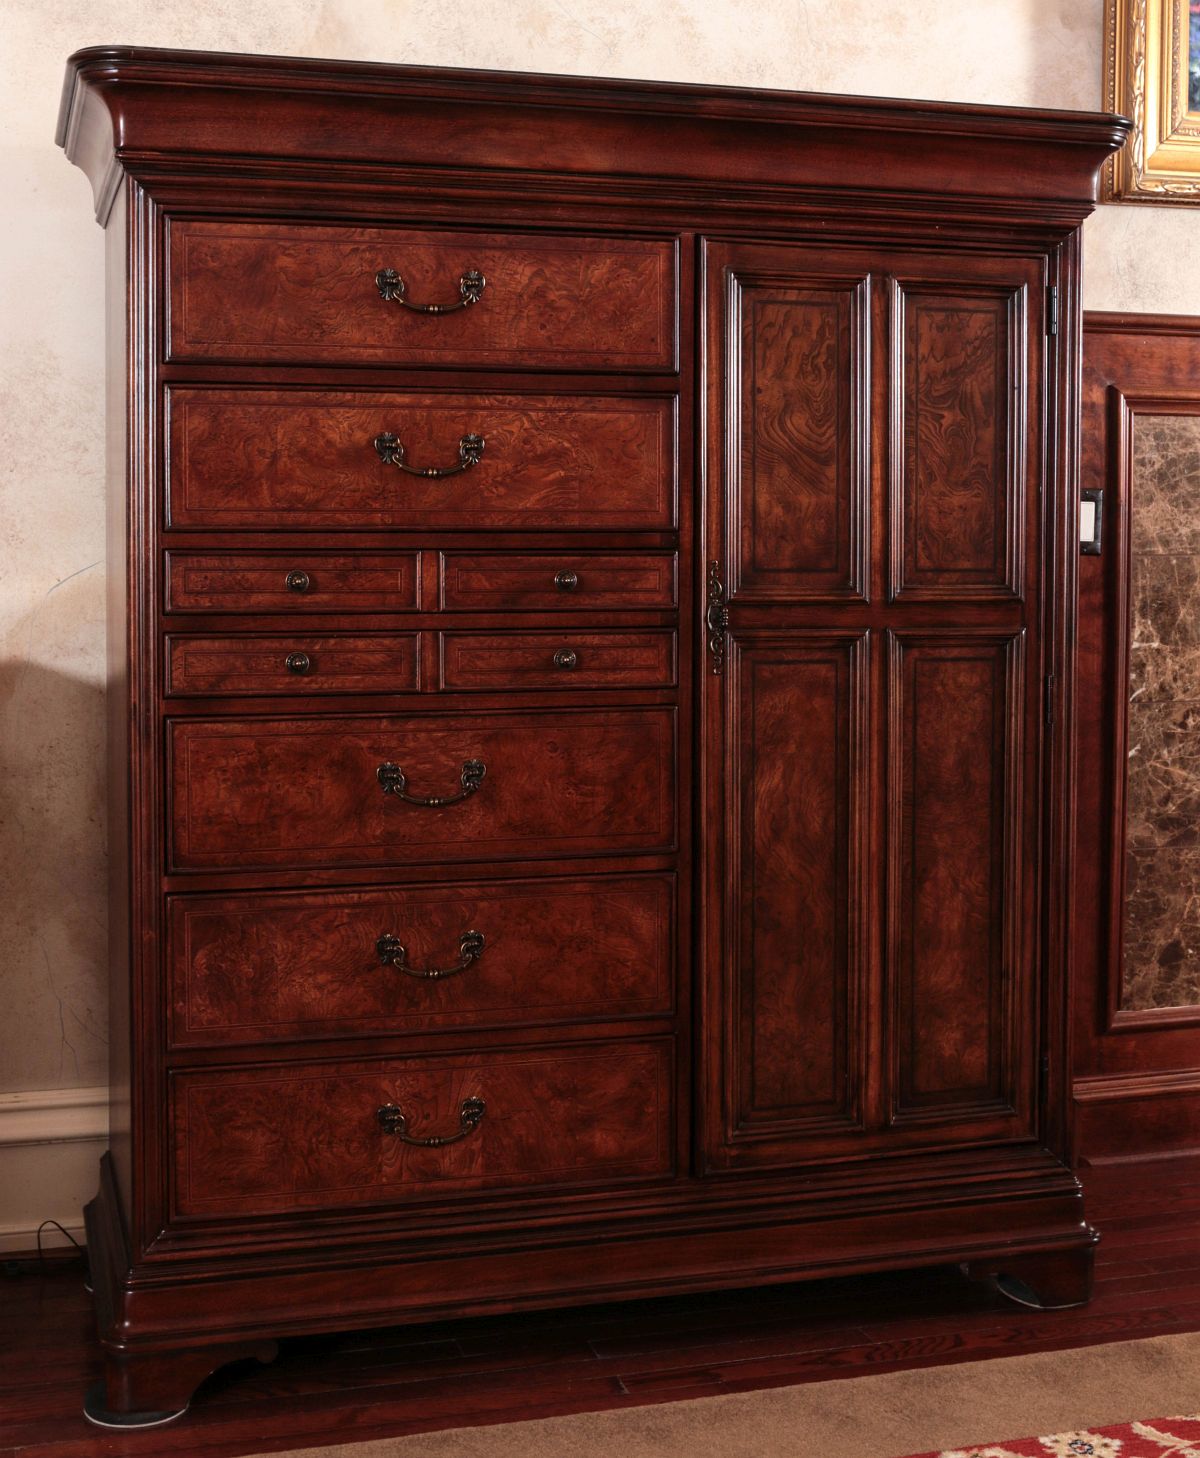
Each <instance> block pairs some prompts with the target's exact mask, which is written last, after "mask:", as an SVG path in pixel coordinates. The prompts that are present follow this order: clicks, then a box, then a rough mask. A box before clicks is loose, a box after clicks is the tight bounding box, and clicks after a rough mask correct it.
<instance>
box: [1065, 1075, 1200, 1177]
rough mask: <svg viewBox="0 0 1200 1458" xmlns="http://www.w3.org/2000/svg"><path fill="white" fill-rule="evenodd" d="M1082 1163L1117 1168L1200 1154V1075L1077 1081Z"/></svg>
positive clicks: (1077, 1124)
mask: <svg viewBox="0 0 1200 1458" xmlns="http://www.w3.org/2000/svg"><path fill="white" fill-rule="evenodd" d="M1074 1099H1075V1151H1076V1159H1077V1161H1078V1162H1080V1163H1084V1164H1089V1165H1096V1164H1117V1163H1132V1162H1134V1161H1137V1160H1144V1159H1166V1158H1169V1157H1171V1156H1172V1155H1179V1154H1197V1153H1200V1070H1195V1069H1177V1070H1173V1071H1168V1072H1153V1073H1120V1074H1102V1075H1098V1076H1092V1077H1089V1078H1080V1079H1076V1081H1075V1086H1074Z"/></svg>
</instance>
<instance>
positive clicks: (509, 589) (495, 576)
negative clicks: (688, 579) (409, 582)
mask: <svg viewBox="0 0 1200 1458" xmlns="http://www.w3.org/2000/svg"><path fill="white" fill-rule="evenodd" d="M677 601H678V593H677V587H676V570H675V557H674V555H673V554H671V553H666V552H661V553H650V552H647V553H642V554H635V553H629V554H617V553H613V554H611V555H610V554H607V553H603V552H546V553H544V554H533V553H528V554H521V555H516V554H512V555H510V554H506V553H502V552H444V553H443V554H442V607H443V608H444V609H445V610H446V611H447V612H504V611H511V612H521V611H528V610H530V609H537V608H544V609H548V610H551V611H555V612H570V611H575V610H579V611H588V610H595V609H598V608H607V609H621V608H630V609H639V608H640V609H648V610H655V609H670V608H673V607H675V605H676V603H677Z"/></svg>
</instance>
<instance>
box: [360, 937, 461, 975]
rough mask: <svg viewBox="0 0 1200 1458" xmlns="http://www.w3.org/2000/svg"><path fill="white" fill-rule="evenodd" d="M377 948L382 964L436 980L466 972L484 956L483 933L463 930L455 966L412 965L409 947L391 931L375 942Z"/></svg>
mask: <svg viewBox="0 0 1200 1458" xmlns="http://www.w3.org/2000/svg"><path fill="white" fill-rule="evenodd" d="M375 950H376V951H377V952H378V953H379V962H380V965H381V966H384V967H395V969H396V971H397V972H403V973H404V974H405V975H406V976H408V977H423V978H425V979H426V980H427V981H430V982H435V981H436V980H437V979H438V978H439V977H453V976H454V975H455V974H456V973H458V972H465V971H466V970H467V968H468V967H469V966H470V965H471V963H472V962H478V960H479V959H480V957H482V956H483V933H482V932H477V931H468V932H463V934H462V936H461V937H459V939H458V957H459V959H458V961H457V962H456V963H455V964H454V966H453V967H410V966H409V965H408V949H407V948H406V947H405V946H404V944H403V943H402V942H401V940H400V938H399V937H395V936H392V935H391V933H390V932H387V933H385V934H384V935H383V936H381V937H380V938H379V940H378V941H377V942H376V943H375Z"/></svg>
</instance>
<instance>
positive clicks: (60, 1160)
mask: <svg viewBox="0 0 1200 1458" xmlns="http://www.w3.org/2000/svg"><path fill="white" fill-rule="evenodd" d="M107 1143H108V1089H107V1088H61V1089H56V1088H52V1089H39V1090H35V1091H33V1092H30V1093H2V1094H0V1255H3V1256H14V1255H22V1256H24V1255H28V1254H30V1253H31V1252H33V1251H35V1250H36V1249H37V1243H38V1241H37V1232H38V1227H39V1226H40V1225H41V1224H42V1223H43V1222H44V1221H46V1220H54V1221H57V1222H58V1224H60V1225H61V1226H62V1227H63V1228H64V1229H65V1230H66V1231H67V1232H68V1233H69V1235H70V1236H71V1237H72V1238H73V1239H74V1240H77V1241H78V1242H79V1243H80V1244H82V1243H83V1239H84V1222H83V1206H84V1202H85V1201H86V1200H88V1199H90V1198H91V1195H92V1191H93V1190H94V1189H95V1186H96V1161H97V1160H98V1159H99V1157H100V1155H101V1154H102V1153H103V1151H104V1147H105V1145H106V1144H107ZM68 1244H69V1242H68V1240H67V1238H66V1236H64V1235H62V1234H61V1233H60V1232H59V1231H57V1230H55V1229H54V1228H53V1226H48V1227H47V1228H46V1230H45V1231H44V1232H43V1235H42V1246H43V1249H47V1250H51V1249H54V1248H55V1247H61V1246H67V1245H68Z"/></svg>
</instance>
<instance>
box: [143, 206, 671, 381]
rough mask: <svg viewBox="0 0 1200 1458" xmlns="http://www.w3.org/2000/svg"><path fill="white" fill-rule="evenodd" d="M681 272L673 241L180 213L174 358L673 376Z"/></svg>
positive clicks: (173, 230) (173, 231) (174, 242)
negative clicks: (184, 216) (197, 217)
mask: <svg viewBox="0 0 1200 1458" xmlns="http://www.w3.org/2000/svg"><path fill="white" fill-rule="evenodd" d="M389 271H390V272H389ZM675 272H676V265H675V244H674V242H673V241H672V240H669V239H661V240H651V239H625V238H598V237H575V236H546V235H537V236H533V235H530V236H524V235H521V234H506V233H469V232H432V231H428V230H418V229H407V228H353V227H342V228H338V227H316V226H310V225H306V224H300V225H287V224H282V223H233V222H204V221H173V222H172V223H171V225H170V327H169V334H168V338H169V352H170V358H171V359H174V360H189V359H194V360H263V361H271V360H281V361H289V362H297V363H299V362H312V363H314V364H345V365H350V364H356V363H369V364H392V365H406V364H414V365H417V364H423V365H430V364H434V365H436V364H446V365H459V366H460V367H468V368H472V369H489V368H491V369H498V368H504V367H516V366H524V367H530V368H543V369H556V370H563V369H589V370H615V371H631V370H671V369H674V367H675V317H676V304H675V295H676V283H675ZM479 276H481V277H482V280H483V282H482V285H479V284H478V282H477V279H478V277H479ZM472 293H476V294H477V297H478V302H475V303H471V304H468V305H467V306H465V307H463V303H464V300H465V299H467V298H469V297H470V296H471V294H472ZM385 295H387V296H389V297H385ZM401 299H403V301H404V302H401ZM406 304H411V305H416V306H417V308H416V309H413V308H409V307H406ZM431 305H432V306H434V307H436V308H438V309H440V310H443V311H445V310H446V307H447V306H452V307H450V309H449V310H448V311H445V312H437V313H430V312H422V310H426V309H428V307H429V306H431ZM454 306H457V307H454Z"/></svg>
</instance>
